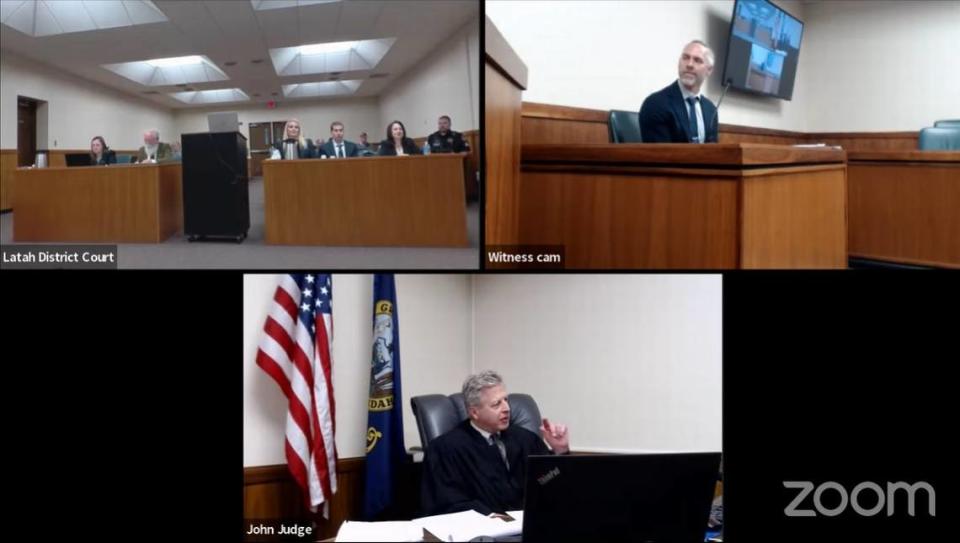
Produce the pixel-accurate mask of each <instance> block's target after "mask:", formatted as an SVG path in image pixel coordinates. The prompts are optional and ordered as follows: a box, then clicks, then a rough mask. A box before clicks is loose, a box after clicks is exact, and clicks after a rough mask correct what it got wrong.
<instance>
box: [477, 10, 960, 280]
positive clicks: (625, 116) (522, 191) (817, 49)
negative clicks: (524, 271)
mask: <svg viewBox="0 0 960 543" xmlns="http://www.w3.org/2000/svg"><path fill="white" fill-rule="evenodd" d="M485 14H486V17H485V21H484V25H485V34H484V63H485V66H484V69H485V72H484V73H485V95H484V96H485V106H484V107H485V112H486V117H485V132H486V134H487V135H488V136H489V138H488V139H487V142H486V143H487V146H486V151H485V152H486V157H485V160H486V164H487V169H486V172H487V180H486V185H485V189H486V201H485V225H484V231H485V237H484V251H483V252H484V256H483V260H484V266H485V267H487V268H495V269H518V268H531V267H534V268H566V269H690V270H702V269H711V270H720V269H757V268H762V269H783V268H787V269H815V268H816V269H819V268H877V267H879V268H960V238H958V236H957V235H956V232H960V213H957V212H956V210H957V209H960V108H958V107H957V103H956V96H958V94H960V71H957V70H949V69H948V70H944V69H943V66H952V65H954V64H955V59H954V55H953V54H952V52H951V51H952V50H953V49H954V46H953V44H954V42H955V41H956V38H955V34H956V29H957V28H960V3H958V2H955V1H950V2H940V1H916V2H888V1H859V2H805V1H798V0H776V1H767V0H727V1H720V2H715V1H687V2H673V1H644V2H604V1H596V2H593V1H591V2H574V1H558V2H549V1H503V0H488V1H487V2H486V4H485ZM571 36H576V39H570V37H571ZM866 59H872V60H873V61H876V63H873V62H872V61H868V60H866Z"/></svg>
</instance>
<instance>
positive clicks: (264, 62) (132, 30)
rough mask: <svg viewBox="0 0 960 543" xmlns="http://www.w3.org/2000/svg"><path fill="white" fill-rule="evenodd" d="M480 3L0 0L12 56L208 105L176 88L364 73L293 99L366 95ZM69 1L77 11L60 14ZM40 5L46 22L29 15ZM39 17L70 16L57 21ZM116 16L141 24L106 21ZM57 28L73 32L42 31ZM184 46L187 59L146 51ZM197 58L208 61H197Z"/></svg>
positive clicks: (154, 97)
mask: <svg viewBox="0 0 960 543" xmlns="http://www.w3.org/2000/svg"><path fill="white" fill-rule="evenodd" d="M480 5H481V2H480V0H464V1H455V0H437V1H432V0H362V1H349V2H347V1H343V2H308V1H292V0H288V1H279V0H278V1H268V0H260V1H257V0H254V1H252V2H251V1H250V0H151V1H140V0H103V1H101V2H94V1H92V0H0V7H2V20H3V23H4V24H3V26H0V28H2V29H3V32H2V44H0V45H2V47H3V52H4V56H5V60H6V57H7V55H9V57H10V58H11V59H12V60H11V62H18V63H22V64H24V65H27V66H38V67H43V68H46V69H49V70H53V71H56V72H60V73H63V74H67V75H72V76H76V77H79V78H81V79H84V80H86V81H90V82H92V83H96V84H99V85H103V86H105V87H108V88H110V89H113V90H116V91H119V92H122V93H124V94H126V95H128V96H129V97H132V98H135V99H136V100H142V101H149V102H153V103H154V104H157V105H160V106H162V107H165V108H169V109H189V108H203V107H204V102H197V101H193V100H191V101H190V102H184V101H181V100H180V99H178V98H176V97H174V96H172V94H173V93H181V92H188V91H192V90H196V91H201V90H212V89H224V88H237V89H241V90H243V92H244V94H245V95H246V96H249V97H250V99H249V102H247V103H250V104H258V105H264V106H265V105H266V104H267V102H269V101H270V100H276V99H277V98H278V97H281V98H282V97H283V96H284V94H283V88H284V86H287V85H291V84H303V83H314V82H325V81H354V80H356V81H363V83H362V84H361V85H359V87H358V88H356V89H354V88H353V87H352V85H353V84H350V83H348V84H345V85H339V86H336V85H334V86H330V85H326V86H321V87H317V88H312V87H310V86H308V87H297V90H296V91H295V93H296V94H295V95H296V96H297V97H295V98H289V99H290V100H297V101H299V102H301V103H308V102H322V101H324V100H336V99H340V98H343V97H350V98H372V97H376V96H380V95H382V94H383V93H385V92H388V90H389V89H391V88H393V86H394V85H395V84H396V82H397V81H398V80H400V79H401V78H403V77H404V76H405V75H407V74H409V73H411V71H413V70H416V69H417V67H419V66H420V65H421V63H422V62H423V61H424V60H425V59H427V58H430V56H431V55H433V54H435V53H436V52H437V51H444V50H446V49H447V48H449V47H450V46H451V45H452V43H453V42H451V41H450V40H451V39H452V40H454V41H457V40H459V39H461V36H465V35H466V34H468V33H469V32H468V27H467V25H469V24H471V22H475V21H476V20H477V18H478V16H479V11H480ZM67 6H72V7H71V8H70V9H72V10H74V11H76V12H77V14H78V15H76V16H73V15H71V16H69V17H61V15H60V13H61V12H64V13H66V12H65V11H64V10H66V9H67ZM51 10H52V11H51ZM81 11H82V12H83V13H82V14H80V12H81ZM35 16H36V17H37V18H40V19H42V21H41V20H40V19H38V22H36V23H35V22H34V19H35ZM122 19H123V20H122ZM43 21H59V24H60V25H64V24H69V25H73V26H68V27H61V26H57V27H56V28H54V27H52V26H51V25H52V24H53V23H50V24H47V23H45V22H43ZM425 21H426V23H425ZM147 22H150V24H145V23H147ZM121 23H122V24H125V25H129V24H131V23H136V26H111V25H114V24H121ZM79 25H83V26H79ZM82 28H89V29H90V30H88V31H79V29H82ZM61 29H62V30H69V31H70V32H69V33H66V34H57V35H51V34H48V32H50V31H53V30H56V31H57V32H59V31H61ZM35 30H36V32H34V31H35ZM15 57H16V58H15ZM181 57H190V58H192V59H193V60H194V62H193V63H189V64H176V65H163V64H162V63H161V64H160V65H153V64H150V63H147V62H146V61H154V64H157V62H156V61H163V60H166V59H171V58H181ZM197 57H199V58H201V59H203V60H202V61H201V62H199V63H198V62H195V59H196V58H197ZM184 87H193V88H184ZM151 91H156V92H151ZM334 91H335V92H334ZM308 93H313V95H312V96H310V95H308Z"/></svg>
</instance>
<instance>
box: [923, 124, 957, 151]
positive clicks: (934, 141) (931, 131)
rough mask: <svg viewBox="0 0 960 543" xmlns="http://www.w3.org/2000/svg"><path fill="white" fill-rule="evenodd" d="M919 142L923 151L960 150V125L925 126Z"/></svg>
mask: <svg viewBox="0 0 960 543" xmlns="http://www.w3.org/2000/svg"><path fill="white" fill-rule="evenodd" d="M918 143H919V147H920V150H921V151H960V127H957V128H952V127H951V128H947V127H939V128H938V127H934V128H924V129H923V130H921V131H920V141H919V142H918Z"/></svg>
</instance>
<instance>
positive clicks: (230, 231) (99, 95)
mask: <svg viewBox="0 0 960 543" xmlns="http://www.w3.org/2000/svg"><path fill="white" fill-rule="evenodd" d="M0 8H2V9H0V75H2V79H3V86H2V91H0V119H2V121H0V189H2V190H0V207H2V210H3V213H2V215H0V242H2V244H3V262H4V266H5V267H8V266H9V267H16V266H46V265H57V266H60V267H63V266H72V265H74V264H73V262H71V261H66V262H64V261H63V259H61V261H60V262H51V261H50V260H49V259H48V258H46V257H45V256H44V255H51V254H72V253H84V254H85V252H86V251H87V248H89V247H91V246H92V247H93V248H92V249H90V251H91V252H93V253H108V254H109V255H111V258H112V259H113V264H112V265H113V266H114V267H119V268H221V269H223V268H227V269H237V268H240V269H315V268H323V269H338V268H339V269H344V268H349V269H386V268H389V269H392V270H396V269H424V268H427V269H477V268H478V267H479V265H480V261H479V247H480V212H481V210H480V204H479V201H480V167H479V153H480V147H481V146H480V137H481V131H480V117H481V112H480V92H481V89H480V73H479V72H480V68H479V65H480V50H481V45H480V2H479V0H450V1H443V2H434V1H427V0H419V1H414V0H398V1H388V0H369V1H366V0H365V1H354V0H324V1H311V0H296V1H294V0H289V1H288V0H198V1H190V2H184V1H179V0H125V1H119V0H103V1H93V0H58V1H55V2H52V1H44V0H3V1H2V2H0ZM81 247H83V249H82V250H81ZM76 265H77V266H79V267H83V266H84V265H85V263H84V262H78V263H77V264H76Z"/></svg>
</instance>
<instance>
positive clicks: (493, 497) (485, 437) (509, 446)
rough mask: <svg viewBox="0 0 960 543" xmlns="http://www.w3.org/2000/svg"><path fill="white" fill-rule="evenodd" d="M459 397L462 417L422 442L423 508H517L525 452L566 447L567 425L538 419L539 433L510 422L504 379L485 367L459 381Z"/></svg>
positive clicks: (555, 451)
mask: <svg viewBox="0 0 960 543" xmlns="http://www.w3.org/2000/svg"><path fill="white" fill-rule="evenodd" d="M463 403H464V406H465V407H466V410H467V415H468V416H467V420H464V421H463V422H461V423H460V424H459V425H458V426H457V427H456V428H454V429H453V430H451V431H449V432H447V433H446V434H444V435H442V436H440V437H438V438H436V439H434V440H433V441H431V442H430V443H429V447H428V448H427V454H426V457H425V458H424V468H423V487H422V494H421V498H422V501H423V504H422V505H423V513H424V514H425V515H439V514H443V513H454V512H457V511H469V510H471V509H473V510H475V511H477V512H479V513H482V514H484V515H489V514H491V513H505V512H506V511H513V510H517V509H522V508H523V489H524V484H525V481H526V473H525V470H526V458H527V456H529V455H531V454H567V453H568V452H570V437H569V435H568V433H567V427H566V426H564V425H562V424H550V421H549V420H547V419H543V422H542V423H541V425H540V436H538V435H536V434H535V433H533V432H531V431H529V430H527V429H525V428H521V427H519V426H511V425H510V404H509V402H508V401H507V391H506V388H505V387H504V385H503V379H502V378H501V377H500V375H498V374H497V373H496V372H494V371H490V370H487V371H483V372H480V373H478V374H476V375H471V376H470V377H468V378H467V380H466V381H464V383H463ZM544 441H546V444H544ZM547 445H549V446H550V448H547ZM551 449H552V452H551Z"/></svg>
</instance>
